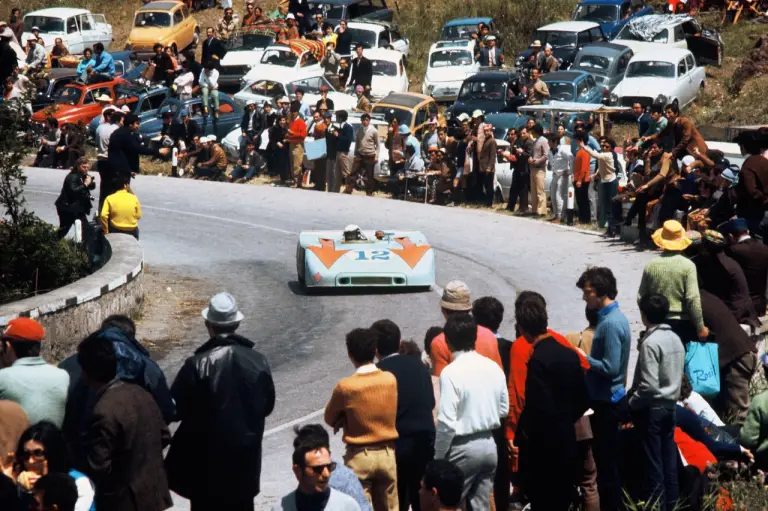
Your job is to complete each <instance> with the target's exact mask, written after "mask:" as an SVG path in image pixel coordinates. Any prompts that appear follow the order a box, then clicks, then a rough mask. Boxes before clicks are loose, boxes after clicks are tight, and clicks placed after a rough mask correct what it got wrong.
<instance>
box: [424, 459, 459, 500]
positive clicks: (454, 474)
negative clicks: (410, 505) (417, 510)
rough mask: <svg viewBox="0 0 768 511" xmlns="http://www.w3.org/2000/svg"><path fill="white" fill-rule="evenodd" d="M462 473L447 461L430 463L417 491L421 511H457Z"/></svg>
mask: <svg viewBox="0 0 768 511" xmlns="http://www.w3.org/2000/svg"><path fill="white" fill-rule="evenodd" d="M464 480H465V477H464V472H462V471H461V469H460V468H459V467H457V466H456V464H454V463H452V462H450V461H448V460H434V461H430V462H429V464H428V465H427V469H426V471H425V472H424V478H423V479H422V481H421V490H420V491H419V502H420V506H421V511H459V510H460V509H461V495H462V491H461V490H462V488H463V486H464Z"/></svg>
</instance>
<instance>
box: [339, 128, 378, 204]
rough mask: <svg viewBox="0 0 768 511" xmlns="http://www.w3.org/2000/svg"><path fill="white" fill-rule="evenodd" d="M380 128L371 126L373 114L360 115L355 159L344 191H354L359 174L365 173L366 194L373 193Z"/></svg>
mask: <svg viewBox="0 0 768 511" xmlns="http://www.w3.org/2000/svg"><path fill="white" fill-rule="evenodd" d="M379 150H380V142H379V130H377V129H376V128H374V127H373V126H371V116H370V115H369V114H367V113H365V114H363V115H362V116H361V117H360V128H359V129H358V130H357V136H356V137H355V159H354V160H353V162H352V173H351V174H350V175H349V178H348V179H347V183H346V185H347V186H346V188H345V189H344V193H352V190H353V188H354V186H355V183H356V182H357V176H358V174H360V172H362V173H363V181H364V182H365V194H366V195H369V196H370V195H373V192H374V189H375V187H376V181H375V180H374V178H373V169H374V167H375V166H376V162H377V161H379Z"/></svg>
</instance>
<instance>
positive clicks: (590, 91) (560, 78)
mask: <svg viewBox="0 0 768 511" xmlns="http://www.w3.org/2000/svg"><path fill="white" fill-rule="evenodd" d="M541 79H542V80H543V81H544V83H546V84H547V88H549V95H550V97H551V99H553V100H556V101H572V102H574V103H602V101H603V98H606V99H607V98H608V94H607V89H606V88H605V87H603V86H602V85H598V84H597V82H596V81H595V77H594V76H592V75H591V74H589V73H587V72H585V71H555V72H554V73H547V74H545V75H544V76H542V77H541Z"/></svg>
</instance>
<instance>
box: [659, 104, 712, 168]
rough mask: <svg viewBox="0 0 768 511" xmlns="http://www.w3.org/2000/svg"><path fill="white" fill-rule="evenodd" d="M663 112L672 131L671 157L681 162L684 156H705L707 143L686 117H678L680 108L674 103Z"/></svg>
mask: <svg viewBox="0 0 768 511" xmlns="http://www.w3.org/2000/svg"><path fill="white" fill-rule="evenodd" d="M664 112H665V113H666V115H667V120H668V121H669V124H668V126H669V127H670V128H671V129H672V135H673V137H674V140H675V146H674V147H673V148H672V156H673V157H675V158H677V159H678V160H681V159H682V158H683V156H685V155H686V154H690V155H691V156H696V153H697V152H698V153H700V154H703V155H706V154H707V150H708V148H707V143H706V142H704V138H703V137H702V136H701V134H700V133H699V130H697V129H696V126H694V125H693V121H691V120H690V119H689V118H687V117H683V116H682V115H680V107H679V106H678V105H676V104H674V103H672V104H670V105H667V106H665V107H664Z"/></svg>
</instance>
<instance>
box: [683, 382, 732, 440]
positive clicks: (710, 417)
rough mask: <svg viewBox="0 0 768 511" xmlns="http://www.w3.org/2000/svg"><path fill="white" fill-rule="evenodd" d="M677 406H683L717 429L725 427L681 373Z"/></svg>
mask: <svg viewBox="0 0 768 511" xmlns="http://www.w3.org/2000/svg"><path fill="white" fill-rule="evenodd" d="M677 404H679V405H683V406H685V407H686V408H688V409H689V410H691V411H692V412H694V413H696V415H698V416H699V417H701V418H702V419H704V420H707V421H709V422H711V423H712V424H714V425H715V426H717V427H719V428H722V427H725V423H724V422H723V420H722V419H721V418H720V417H719V416H718V415H717V412H715V410H713V409H712V406H711V405H710V404H709V403H708V402H707V400H706V399H704V397H703V396H702V395H701V394H699V393H698V392H695V391H694V390H693V387H692V386H691V380H690V378H688V375H687V374H685V373H683V379H682V384H681V385H680V400H679V401H678V402H677Z"/></svg>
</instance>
